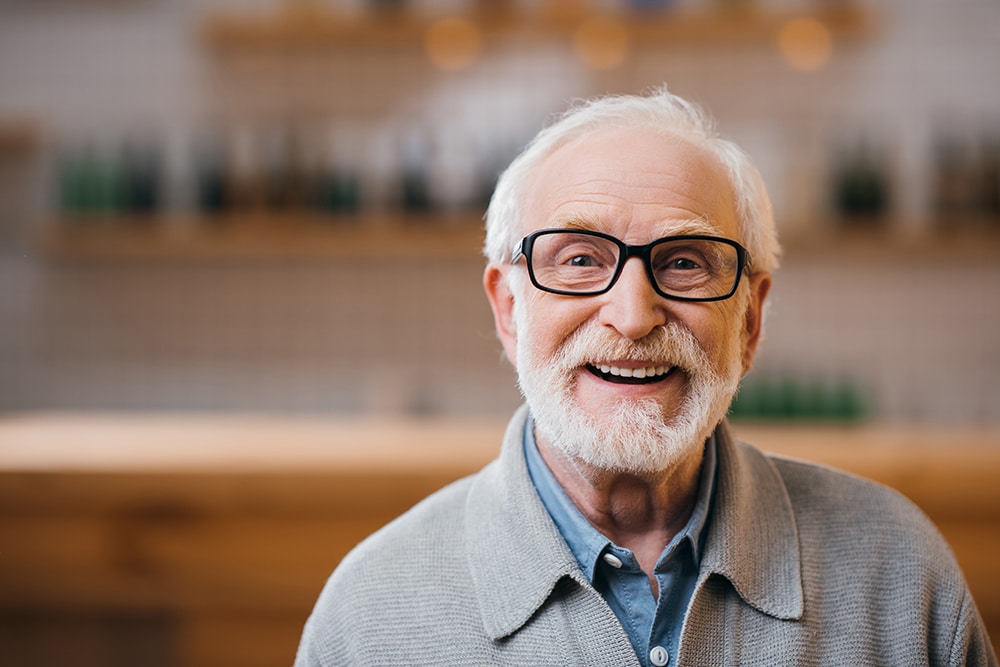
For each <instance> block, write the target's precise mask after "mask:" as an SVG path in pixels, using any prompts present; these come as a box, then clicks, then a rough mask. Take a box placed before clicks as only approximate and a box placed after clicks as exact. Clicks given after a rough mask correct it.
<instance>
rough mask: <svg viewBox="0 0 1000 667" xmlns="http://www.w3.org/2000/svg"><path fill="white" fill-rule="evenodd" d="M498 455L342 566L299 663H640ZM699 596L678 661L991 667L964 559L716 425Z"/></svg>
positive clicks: (902, 518) (515, 457) (907, 517)
mask: <svg viewBox="0 0 1000 667" xmlns="http://www.w3.org/2000/svg"><path fill="white" fill-rule="evenodd" d="M525 417H526V411H525V409H524V408H522V409H521V410H519V411H518V413H517V414H516V415H515V417H514V419H513V420H512V421H511V423H510V426H509V427H508V430H507V434H506V436H505V438H504V444H503V448H502V450H501V453H500V456H499V458H498V459H497V460H496V461H494V462H492V463H491V464H489V465H488V466H486V467H485V468H484V469H483V470H482V471H480V472H479V473H478V474H476V475H474V476H471V477H468V478H466V479H464V480H461V481H458V482H456V483H454V484H452V485H450V486H448V487H446V488H444V489H442V490H441V491H439V492H437V493H435V494H434V495H432V496H430V497H429V498H427V499H426V500H424V501H423V502H421V503H419V504H418V505H417V506H415V507H414V508H413V509H411V510H410V511H409V512H407V513H406V514H404V515H403V516H401V517H400V518H399V519H397V520H395V521H394V522H392V523H391V524H389V525H388V526H386V527H385V528H383V529H382V530H380V531H378V532H377V533H375V534H374V535H373V536H371V537H370V538H368V539H367V540H365V541H364V542H363V543H361V544H360V545H359V546H358V547H357V548H356V549H355V550H354V551H352V552H351V553H350V554H349V555H348V556H347V557H346V558H345V559H344V560H343V562H342V563H341V564H340V565H339V566H338V567H337V569H336V571H335V572H334V573H333V575H332V576H331V577H330V580H329V581H328V582H327V585H326V587H325V588H324V590H323V592H322V593H321V595H320V597H319V600H318V601H317V603H316V607H315V609H314V610H313V613H312V615H311V616H310V618H309V620H308V622H307V624H306V627H305V631H304V633H303V636H302V641H301V644H300V646H299V652H298V656H297V658H296V661H295V664H296V666H298V667H307V666H314V665H327V666H337V667H342V666H345V665H436V666H445V665H455V666H458V665H461V666H462V667H466V666H468V665H512V666H513V665H517V666H518V667H522V666H525V665H638V664H639V663H638V661H637V660H636V656H635V652H634V651H633V649H632V646H631V644H630V643H629V640H628V637H627V636H626V634H625V631H624V630H623V629H622V627H621V625H620V624H619V622H618V620H617V618H615V615H614V613H613V612H612V611H611V609H610V608H609V607H608V606H607V604H605V602H604V600H603V599H602V598H601V596H600V594H599V593H597V592H596V591H595V590H594V589H593V587H591V585H590V583H589V582H588V581H587V580H586V578H585V577H584V576H583V574H582V573H581V572H580V570H579V567H578V565H577V563H576V560H575V559H574V558H573V555H572V554H571V553H570V551H569V548H568V547H567V546H566V543H565V542H564V541H563V539H562V537H561V536H560V535H559V532H558V531H557V530H556V528H555V526H554V524H553V523H552V521H551V519H550V518H549V515H548V514H547V512H546V510H545V508H544V507H543V506H542V504H541V501H540V500H539V499H538V496H537V494H536V493H535V491H534V488H533V487H532V485H531V481H530V479H529V477H528V473H527V470H526V467H525V462H524V455H523V448H522V434H523V427H524V420H525ZM717 437H718V456H719V459H718V464H719V468H718V481H717V487H716V496H715V501H714V505H713V508H712V514H711V516H710V518H709V527H708V536H707V540H706V543H705V547H704V554H703V557H702V562H701V571H700V575H699V578H698V584H697V587H696V589H695V592H694V596H693V598H692V601H691V604H690V606H689V608H688V612H687V616H686V618H685V621H684V627H683V630H682V636H681V643H680V649H679V652H680V655H679V656H671V657H670V663H669V664H670V665H671V667H672V666H673V665H760V666H762V667H763V666H766V667H774V666H776V665H796V666H799V665H908V666H910V665H955V666H956V667H957V666H959V665H996V664H997V660H996V656H995V655H994V654H993V651H992V648H991V647H990V643H989V638H988V637H987V635H986V631H985V629H984V627H983V623H982V620H981V619H980V617H979V614H978V612H977V610H976V607H975V603H974V602H973V600H972V597H971V596H970V594H969V591H968V588H967V586H966V584H965V581H964V579H963V576H962V574H961V572H960V571H959V568H958V566H957V564H956V563H955V560H954V558H953V556H952V554H951V551H950V550H949V548H948V546H947V545H946V544H945V542H944V541H943V539H942V538H941V537H940V535H939V534H938V532H937V531H936V530H935V528H934V526H933V525H932V524H931V523H930V521H929V520H928V519H927V518H926V517H925V516H924V515H923V514H922V513H921V512H920V511H919V510H918V509H916V508H915V507H914V506H913V505H912V504H911V503H910V502H909V501H907V500H905V499H904V498H903V497H902V496H900V495H899V494H897V493H896V492H894V491H891V490H889V489H886V488H885V487H882V486H879V485H876V484H874V483H871V482H868V481H864V480H861V479H859V478H856V477H853V476H849V475H846V474H843V473H839V472H835V471H833V470H830V469H827V468H823V467H820V466H816V465H812V464H807V463H801V462H796V461H791V460H787V459H781V458H777V457H772V456H768V455H764V454H762V453H761V452H760V451H758V450H757V449H755V448H753V447H751V446H749V445H746V444H743V443H738V442H736V441H735V440H734V439H733V437H732V435H731V433H730V431H729V429H728V427H727V426H726V425H725V424H723V425H721V426H720V427H719V429H718V430H717Z"/></svg>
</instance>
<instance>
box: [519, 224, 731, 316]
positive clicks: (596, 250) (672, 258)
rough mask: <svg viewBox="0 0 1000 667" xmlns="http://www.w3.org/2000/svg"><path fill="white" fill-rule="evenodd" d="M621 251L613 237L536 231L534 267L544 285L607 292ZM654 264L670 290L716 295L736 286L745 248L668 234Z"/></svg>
mask: <svg viewBox="0 0 1000 667" xmlns="http://www.w3.org/2000/svg"><path fill="white" fill-rule="evenodd" d="M621 254H622V248H621V247H620V246H619V245H618V244H617V243H615V242H614V241H612V240H610V239H607V238H603V237H600V236H593V235H590V234H579V233H575V232H563V231H558V232H553V233H547V234H541V235H539V236H536V237H535V239H534V244H533V246H532V249H531V269H532V272H533V274H534V279H535V281H536V282H537V283H538V286H539V287H541V288H543V289H551V290H557V291H560V292H566V293H570V294H577V293H580V294H586V293H594V292H602V291H604V290H606V289H608V288H609V287H610V286H611V283H612V282H613V281H614V280H615V277H616V276H617V274H618V268H619V267H618V264H619V262H620V261H621ZM648 269H649V271H650V272H651V274H652V277H653V278H654V280H655V282H656V285H657V286H658V287H659V289H660V290H661V291H662V292H664V293H666V294H669V295H672V296H679V297H683V298H688V299H711V298H717V297H721V296H725V295H727V294H729V293H730V292H731V291H732V289H733V287H734V285H735V284H736V280H737V278H738V276H739V254H738V251H737V249H736V248H735V247H734V246H732V245H730V244H728V243H725V242H723V241H715V240H707V239H668V240H665V241H662V242H660V243H657V244H655V245H654V246H652V248H651V249H650V253H649V267H648Z"/></svg>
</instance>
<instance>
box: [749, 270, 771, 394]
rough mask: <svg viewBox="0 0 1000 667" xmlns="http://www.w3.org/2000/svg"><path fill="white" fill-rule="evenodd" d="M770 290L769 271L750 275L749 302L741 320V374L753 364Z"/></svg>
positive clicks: (762, 328)
mask: <svg viewBox="0 0 1000 667" xmlns="http://www.w3.org/2000/svg"><path fill="white" fill-rule="evenodd" d="M770 291H771V274H770V273H757V274H755V275H752V276H750V304H749V305H748V306H747V312H746V314H745V316H744V320H743V336H744V338H743V340H744V342H743V375H746V374H747V373H749V372H750V368H751V367H752V366H753V358H754V354H755V353H756V351H757V345H758V344H759V343H760V340H761V335H762V332H763V330H764V303H765V301H767V293H768V292H770Z"/></svg>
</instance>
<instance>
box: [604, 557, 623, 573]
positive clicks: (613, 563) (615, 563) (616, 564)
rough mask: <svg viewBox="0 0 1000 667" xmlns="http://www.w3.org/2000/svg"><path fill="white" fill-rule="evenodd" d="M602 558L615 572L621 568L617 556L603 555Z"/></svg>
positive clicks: (620, 562)
mask: <svg viewBox="0 0 1000 667" xmlns="http://www.w3.org/2000/svg"><path fill="white" fill-rule="evenodd" d="M602 558H604V562H605V563H607V564H608V565H610V566H611V567H613V568H615V569H616V570H617V569H618V568H620V567H621V566H622V561H621V559H620V558H618V556H615V555H614V554H604V556H602Z"/></svg>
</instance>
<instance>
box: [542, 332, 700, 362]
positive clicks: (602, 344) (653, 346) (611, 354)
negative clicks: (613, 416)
mask: <svg viewBox="0 0 1000 667" xmlns="http://www.w3.org/2000/svg"><path fill="white" fill-rule="evenodd" d="M614 361H633V362H642V363H649V364H650V365H656V366H678V367H680V368H682V369H683V370H685V371H689V372H698V373H704V372H706V371H707V370H709V369H710V368H711V365H710V363H709V361H708V355H707V354H706V353H705V351H704V350H703V349H702V348H701V346H700V345H699V344H698V341H697V340H696V339H695V337H694V335H693V334H692V333H691V332H690V331H689V330H688V329H686V328H685V327H683V326H681V325H680V324H678V323H676V322H669V323H667V324H664V325H661V326H658V327H657V328H656V329H654V330H653V331H651V332H650V333H649V334H648V335H646V336H645V337H643V338H640V339H638V340H629V339H628V338H623V337H622V336H619V335H616V334H615V333H614V332H613V331H611V330H610V329H608V328H606V327H602V326H600V325H597V324H591V325H587V326H586V327H583V328H580V329H578V330H576V331H575V332H574V333H573V334H572V335H571V336H570V337H569V338H568V339H567V340H566V342H565V343H563V345H562V346H561V347H560V348H559V352H558V354H557V357H556V359H555V363H556V365H557V366H558V367H559V368H560V369H561V370H564V371H570V370H573V369H576V368H579V367H580V366H583V365H587V364H590V365H594V364H599V363H602V362H614Z"/></svg>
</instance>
